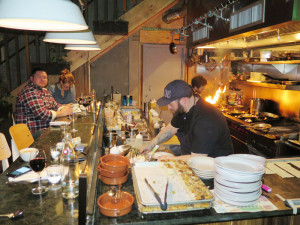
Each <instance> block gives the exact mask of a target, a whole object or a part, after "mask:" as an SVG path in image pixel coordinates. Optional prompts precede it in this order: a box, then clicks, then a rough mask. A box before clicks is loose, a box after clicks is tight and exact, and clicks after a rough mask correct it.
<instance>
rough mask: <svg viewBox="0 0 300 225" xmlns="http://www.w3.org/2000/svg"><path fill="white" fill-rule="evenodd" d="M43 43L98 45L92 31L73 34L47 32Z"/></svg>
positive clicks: (73, 32) (74, 32)
mask: <svg viewBox="0 0 300 225" xmlns="http://www.w3.org/2000/svg"><path fill="white" fill-rule="evenodd" d="M43 41H45V42H51V43H57V44H83V45H94V44H97V41H96V40H95V38H94V35H93V33H92V32H91V31H90V30H83V31H71V32H47V33H46V35H45V38H44V40H43Z"/></svg>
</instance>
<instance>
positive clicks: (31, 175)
mask: <svg viewBox="0 0 300 225" xmlns="http://www.w3.org/2000/svg"><path fill="white" fill-rule="evenodd" d="M47 178H48V177H47V171H46V170H45V169H44V170H43V171H42V172H41V180H46V179H47ZM38 179H39V175H38V173H36V172H34V171H30V172H28V173H25V174H23V175H21V176H19V177H15V178H14V177H9V178H8V181H9V182H21V181H28V182H35V181H37V180H38Z"/></svg>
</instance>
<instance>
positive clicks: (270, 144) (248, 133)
mask: <svg viewBox="0 0 300 225" xmlns="http://www.w3.org/2000/svg"><path fill="white" fill-rule="evenodd" d="M224 115H225V117H226V120H227V123H228V126H229V129H230V133H231V137H232V142H233V145H234V151H235V153H251V154H256V155H261V156H264V157H266V158H277V157H291V156H300V145H297V144H295V142H292V141H291V140H296V139H297V140H298V135H299V131H300V124H299V123H297V122H294V121H291V120H288V119H285V118H279V119H276V120H274V119H271V120H270V119H268V118H258V120H253V121H255V122H252V121H251V122H249V120H247V119H243V118H242V117H240V116H239V115H236V116H231V115H228V114H224ZM245 120H246V121H248V122H246V121H245ZM259 120H261V121H263V122H266V123H268V124H271V126H272V127H271V128H270V130H268V132H262V131H258V130H255V129H253V127H252V125H253V124H255V123H257V121H259Z"/></svg>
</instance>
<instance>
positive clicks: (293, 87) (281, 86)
mask: <svg viewBox="0 0 300 225" xmlns="http://www.w3.org/2000/svg"><path fill="white" fill-rule="evenodd" d="M231 83H232V84H236V85H250V86H257V87H265V88H274V89H282V90H294V91H300V85H284V84H270V83H263V82H249V81H243V80H232V81H231Z"/></svg>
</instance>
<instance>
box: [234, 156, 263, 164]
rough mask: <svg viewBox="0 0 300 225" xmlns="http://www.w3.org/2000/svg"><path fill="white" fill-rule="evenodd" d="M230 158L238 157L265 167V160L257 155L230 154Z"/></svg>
mask: <svg viewBox="0 0 300 225" xmlns="http://www.w3.org/2000/svg"><path fill="white" fill-rule="evenodd" d="M230 157H239V158H243V159H247V160H252V161H255V162H258V163H261V164H262V165H263V166H265V165H266V159H265V158H264V157H262V156H259V155H252V154H232V155H230Z"/></svg>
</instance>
